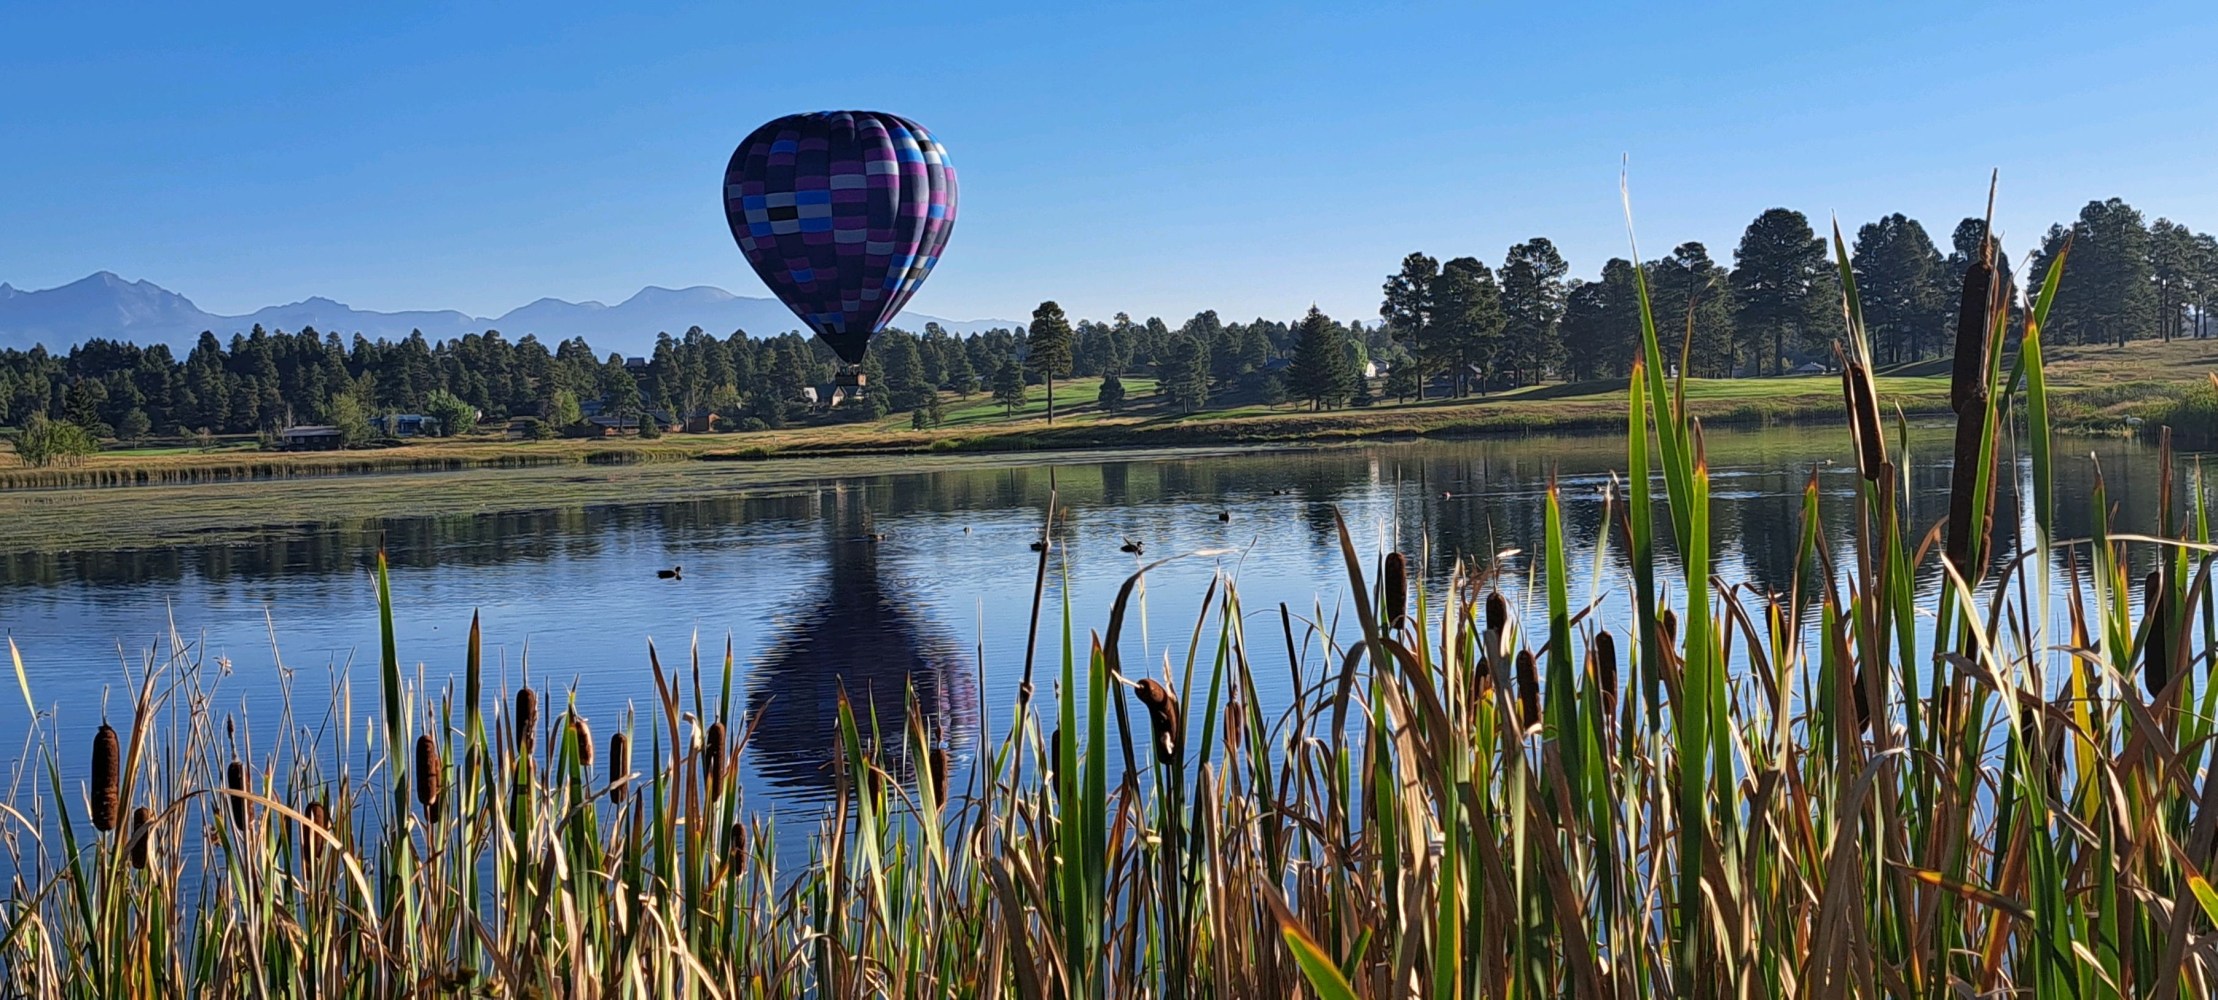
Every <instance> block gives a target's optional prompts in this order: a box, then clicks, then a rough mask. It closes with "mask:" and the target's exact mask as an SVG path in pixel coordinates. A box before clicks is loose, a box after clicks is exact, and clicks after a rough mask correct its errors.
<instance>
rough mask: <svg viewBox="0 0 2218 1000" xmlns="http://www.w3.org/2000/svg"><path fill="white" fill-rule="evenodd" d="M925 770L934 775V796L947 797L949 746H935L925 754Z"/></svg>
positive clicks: (944, 798)
mask: <svg viewBox="0 0 2218 1000" xmlns="http://www.w3.org/2000/svg"><path fill="white" fill-rule="evenodd" d="M924 763H925V770H927V771H928V772H930V773H931V776H932V797H933V798H936V799H939V800H941V801H945V800H946V799H947V748H946V747H943V746H934V747H932V749H931V750H930V751H929V752H927V753H926V754H925V755H924Z"/></svg>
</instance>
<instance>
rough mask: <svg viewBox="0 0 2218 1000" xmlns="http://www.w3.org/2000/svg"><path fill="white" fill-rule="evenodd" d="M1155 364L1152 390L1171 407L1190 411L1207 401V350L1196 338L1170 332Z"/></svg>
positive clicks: (1199, 407) (1200, 406) (1197, 408)
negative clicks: (1167, 340)
mask: <svg viewBox="0 0 2218 1000" xmlns="http://www.w3.org/2000/svg"><path fill="white" fill-rule="evenodd" d="M1164 354H1165V357H1164V359H1163V363H1162V364H1161V365H1158V366H1157V368H1158V377H1157V380H1156V383H1155V391H1156V392H1157V393H1158V394H1159V395H1161V396H1162V397H1163V401H1164V402H1166V403H1168V404H1170V406H1171V408H1172V409H1175V410H1180V411H1182V412H1186V413H1191V412H1193V411H1195V410H1199V409H1201V408H1202V407H1203V406H1205V405H1207V404H1208V402H1209V352H1208V351H1207V350H1206V349H1204V348H1203V347H1202V346H1201V341H1200V340H1199V339H1198V338H1195V337H1193V336H1190V335H1188V334H1183V333H1180V334H1173V335H1172V336H1171V338H1170V342H1169V344H1168V346H1167V347H1165V348H1164Z"/></svg>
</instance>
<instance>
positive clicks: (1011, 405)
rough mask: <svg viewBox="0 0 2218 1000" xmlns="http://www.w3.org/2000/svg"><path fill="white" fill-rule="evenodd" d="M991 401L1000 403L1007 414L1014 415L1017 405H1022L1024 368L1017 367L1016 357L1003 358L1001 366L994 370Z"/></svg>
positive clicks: (1023, 401) (1023, 399) (1023, 398)
mask: <svg viewBox="0 0 2218 1000" xmlns="http://www.w3.org/2000/svg"><path fill="white" fill-rule="evenodd" d="M993 401H994V402H996V403H1000V404H1001V405H1002V408H1003V412H1004V413H1005V414H1006V415H1008V416H1015V415H1016V412H1017V407H1020V406H1023V405H1024V403H1025V390H1024V369H1022V368H1019V367H1017V359H1015V358H1003V359H1002V361H1001V367H1000V368H998V369H996V370H995V371H994V375H993Z"/></svg>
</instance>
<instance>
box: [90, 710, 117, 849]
mask: <svg viewBox="0 0 2218 1000" xmlns="http://www.w3.org/2000/svg"><path fill="white" fill-rule="evenodd" d="M122 788H123V741H122V740H121V739H119V738H117V736H116V731H115V727H113V726H110V725H108V724H107V723H105V722H103V723H101V724H100V732H99V733H97V734H95V735H94V736H93V738H92V827H93V829H95V830H98V831H100V832H102V833H106V832H108V831H110V830H113V829H115V828H116V809H117V806H118V804H119V803H120V802H121V799H122Z"/></svg>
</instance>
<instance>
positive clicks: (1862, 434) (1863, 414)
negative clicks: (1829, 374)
mask: <svg viewBox="0 0 2218 1000" xmlns="http://www.w3.org/2000/svg"><path fill="white" fill-rule="evenodd" d="M1844 377H1846V378H1847V379H1848V405H1849V411H1850V419H1851V420H1852V421H1853V422H1854V424H1855V426H1856V449H1857V450H1856V470H1857V471H1858V472H1860V473H1862V474H1863V476H1864V481H1865V482H1872V483H1876V482H1878V481H1879V473H1880V466H1882V465H1885V464H1886V462H1887V446H1886V443H1885V441H1884V440H1882V438H1881V437H1880V433H1881V428H1880V423H1879V399H1878V398H1877V397H1876V396H1873V395H1872V389H1871V375H1870V374H1869V373H1868V372H1866V371H1865V370H1864V366H1863V365H1861V364H1858V363H1856V362H1854V361H1851V362H1849V363H1848V371H1847V373H1846V375H1845V376H1844Z"/></svg>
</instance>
